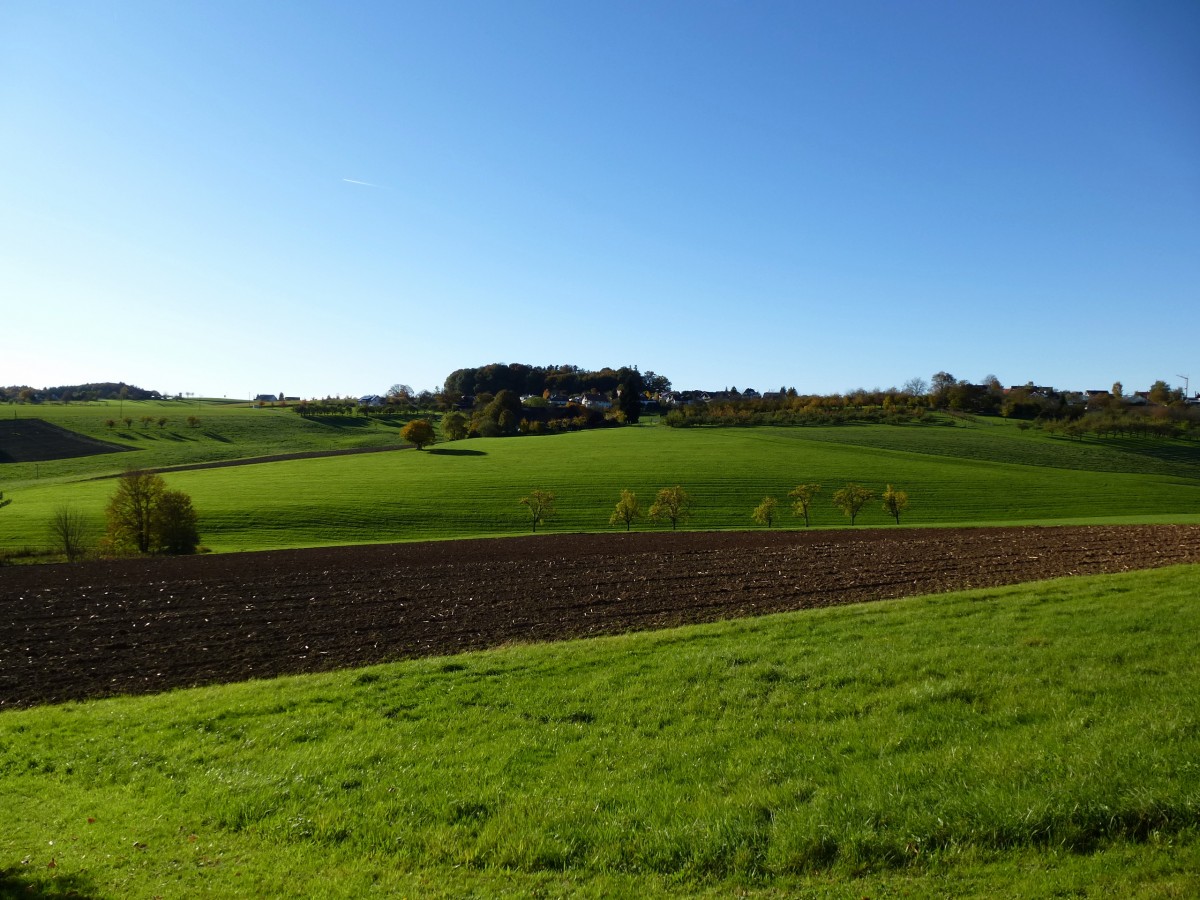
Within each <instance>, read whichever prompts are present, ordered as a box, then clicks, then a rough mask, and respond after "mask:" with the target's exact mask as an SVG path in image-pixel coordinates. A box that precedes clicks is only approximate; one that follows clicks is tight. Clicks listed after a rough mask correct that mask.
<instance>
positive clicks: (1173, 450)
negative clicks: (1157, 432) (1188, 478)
mask: <svg viewBox="0 0 1200 900" xmlns="http://www.w3.org/2000/svg"><path fill="white" fill-rule="evenodd" d="M1098 443H1099V445H1100V446H1104V444H1103V442H1102V441H1100V442H1098ZM1121 450H1123V451H1124V452H1126V453H1129V454H1130V455H1133V456H1144V457H1148V458H1149V459H1153V460H1155V461H1156V462H1160V463H1166V464H1167V465H1171V466H1187V467H1189V468H1200V445H1197V444H1196V443H1194V442H1188V443H1186V444H1185V443H1182V442H1174V441H1173V442H1169V443H1168V442H1166V441H1158V440H1153V439H1150V440H1147V441H1146V443H1144V444H1127V445H1125V446H1124V447H1121ZM1181 474H1182V473H1181Z"/></svg>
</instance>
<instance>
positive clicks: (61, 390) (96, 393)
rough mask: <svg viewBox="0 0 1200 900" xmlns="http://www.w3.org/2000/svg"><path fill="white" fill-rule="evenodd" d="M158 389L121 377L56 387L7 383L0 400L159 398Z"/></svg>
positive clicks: (46, 400) (77, 401)
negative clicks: (135, 383) (145, 388)
mask: <svg viewBox="0 0 1200 900" xmlns="http://www.w3.org/2000/svg"><path fill="white" fill-rule="evenodd" d="M161 399H162V394H160V393H159V392H158V391H147V390H144V389H142V388H140V387H137V386H136V385H132V384H126V383H125V382H123V381H115V382H114V381H105V382H98V383H95V384H69V385H60V386H59V387H47V388H32V387H30V386H29V385H9V386H8V387H4V388H0V400H3V401H5V402H7V403H81V402H85V401H88V400H161Z"/></svg>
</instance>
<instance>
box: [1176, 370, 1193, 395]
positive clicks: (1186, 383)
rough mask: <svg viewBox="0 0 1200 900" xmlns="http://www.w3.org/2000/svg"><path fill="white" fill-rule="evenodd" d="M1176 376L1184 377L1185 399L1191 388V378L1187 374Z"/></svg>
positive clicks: (1177, 376)
mask: <svg viewBox="0 0 1200 900" xmlns="http://www.w3.org/2000/svg"><path fill="white" fill-rule="evenodd" d="M1175 377H1176V378H1182V379H1183V399H1184V400H1186V399H1188V391H1189V390H1190V385H1191V383H1192V381H1191V379H1190V378H1188V377H1187V376H1186V375H1176V376H1175Z"/></svg>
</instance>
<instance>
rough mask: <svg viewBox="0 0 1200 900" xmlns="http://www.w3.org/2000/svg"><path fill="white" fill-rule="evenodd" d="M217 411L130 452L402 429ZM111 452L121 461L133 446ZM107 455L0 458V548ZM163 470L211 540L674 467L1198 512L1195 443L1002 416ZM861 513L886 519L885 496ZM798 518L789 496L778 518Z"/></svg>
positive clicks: (597, 502) (357, 538) (165, 454)
mask: <svg viewBox="0 0 1200 900" xmlns="http://www.w3.org/2000/svg"><path fill="white" fill-rule="evenodd" d="M126 405H128V404H126ZM72 412H73V413H74V414H76V415H82V414H81V413H79V412H76V411H72ZM213 418H214V421H213V423H212V424H211V426H210V430H211V434H209V433H206V435H205V436H201V437H197V438H196V439H195V443H197V444H201V443H203V447H202V449H203V450H204V451H205V453H204V454H202V453H201V452H200V449H198V448H192V449H189V450H188V452H187V454H183V453H181V452H180V451H177V450H175V449H174V448H172V447H170V446H168V447H162V446H160V444H163V443H170V441H171V439H168V438H159V437H157V436H155V435H153V434H151V435H148V436H144V437H142V438H140V440H142V441H143V443H144V444H145V445H146V446H145V447H144V448H143V449H142V450H141V451H139V453H140V456H139V459H140V462H139V463H138V464H157V465H161V464H168V463H173V462H178V461H180V459H181V458H182V457H184V456H188V455H190V458H191V460H192V461H198V460H199V458H200V457H201V456H202V455H204V456H205V458H207V457H208V456H214V455H215V456H217V457H219V458H226V459H230V458H237V457H244V456H254V455H259V454H263V453H265V452H268V451H269V452H276V453H277V452H281V451H287V450H292V449H301V450H323V449H336V448H338V447H346V446H363V445H370V443H371V442H373V441H379V442H389V441H390V442H395V441H396V430H397V429H396V428H395V427H393V426H391V425H388V424H382V423H377V422H365V421H364V422H362V423H361V424H353V425H351V424H346V423H344V422H330V423H324V422H321V421H319V420H318V421H316V422H307V421H305V420H302V419H300V418H299V417H298V416H295V415H294V414H293V413H290V412H287V411H281V410H275V411H272V410H254V409H237V410H232V411H228V412H223V413H222V414H221V415H220V416H216V415H214V417H213ZM100 427H101V428H103V427H104V426H103V425H101V426H100ZM356 429H357V430H356ZM151 431H152V432H153V429H151ZM212 435H215V437H214V436H212ZM272 437H273V438H274V440H272V439H271V438H272ZM218 438H222V440H218ZM185 439H186V436H185V438H181V439H180V440H181V441H182V440H185ZM118 456H119V457H120V459H121V465H122V467H126V466H128V465H129V463H128V462H127V460H128V459H129V458H131V457H134V456H135V453H125V454H119V455H118ZM97 459H99V460H100V461H99V462H98V461H97ZM111 459H112V458H111V457H102V458H90V459H84V460H72V461H64V462H63V463H61V464H44V465H46V466H52V465H61V466H62V467H63V469H64V470H62V471H56V472H51V473H49V474H42V475H41V477H40V478H34V477H31V476H32V475H33V474H34V473H33V472H32V471H31V469H32V467H31V466H28V465H26V466H24V467H21V466H14V467H11V469H12V472H8V471H5V473H4V474H5V475H6V476H8V477H9V478H10V479H11V480H6V481H5V484H4V487H3V490H5V492H6V496H8V497H11V498H12V499H13V501H14V502H13V504H12V505H11V506H9V507H7V508H6V509H5V510H4V512H3V513H2V514H0V548H7V549H9V550H13V549H16V548H20V547H26V546H39V545H40V544H41V543H43V542H44V531H45V523H46V522H47V521H48V519H49V517H50V515H51V513H52V511H53V510H54V509H55V508H56V507H59V506H61V505H63V504H68V503H69V504H73V505H74V506H76V507H77V508H78V509H80V510H81V511H83V512H84V513H85V514H86V515H87V516H89V517H90V519H91V521H92V522H93V525H94V526H95V527H96V528H99V526H100V522H101V518H102V511H103V507H104V503H105V500H106V498H107V497H108V496H109V495H110V494H111V493H112V490H113V486H112V483H111V481H104V480H99V481H97V480H75V479H82V478H84V477H85V476H88V477H94V476H96V475H102V474H114V472H113V468H114V463H112V462H111V461H110V460H111ZM68 469H70V470H73V472H72V471H66V470H68ZM14 476H15V477H14ZM166 477H167V480H168V483H169V484H170V485H171V486H172V487H174V488H178V489H182V490H185V491H187V492H188V493H189V494H191V495H192V498H193V500H194V502H195V506H196V509H197V510H198V512H199V514H200V525H201V535H202V540H203V542H204V544H205V545H207V546H208V547H210V548H211V549H214V550H219V551H227V550H249V549H260V548H277V547H297V546H313V545H320V544H339V543H362V542H379V541H391V540H420V539H431V538H433V539H438V538H452V537H464V536H499V535H505V534H513V533H519V532H521V531H524V530H527V527H528V525H527V522H526V520H525V518H524V514H525V510H524V508H523V507H521V506H520V505H519V502H518V501H519V500H520V498H521V497H523V496H525V495H526V494H528V493H529V492H530V491H531V490H533V489H534V488H541V489H545V490H550V491H553V492H554V493H555V494H556V495H557V497H558V503H557V505H558V516H557V517H556V518H555V519H553V520H551V521H550V522H549V523H547V525H546V528H548V529H549V530H561V531H589V530H604V529H607V528H608V527H610V526H609V525H608V518H609V515H610V514H611V512H612V509H613V506H614V505H615V503H616V501H617V499H618V497H619V495H620V491H621V490H622V489H630V490H633V491H635V492H636V493H637V494H638V496H639V498H640V499H641V501H642V504H643V506H644V507H647V508H648V506H649V504H650V502H651V500H652V499H653V495H654V492H655V491H656V490H657V489H659V488H661V487H665V486H669V485H674V484H681V485H683V486H684V487H685V488H686V489H687V490H688V491H689V492H690V494H691V495H692V498H693V501H694V507H693V514H692V516H691V518H690V520H689V521H688V522H687V523H686V526H687V527H690V528H703V529H727V528H748V527H757V526H754V524H753V522H752V520H751V518H750V512H751V510H752V509H753V508H754V507H755V505H757V504H758V502H759V501H760V500H761V499H762V498H763V497H764V496H766V495H772V496H775V497H777V498H779V499H780V500H781V501H783V502H784V504H785V505H786V498H787V492H788V491H789V490H790V489H791V488H793V487H794V486H795V485H796V484H798V483H801V482H819V483H821V484H822V485H824V489H823V492H822V494H821V495H820V496H819V497H818V498H817V501H816V503H815V504H814V514H813V524H814V526H817V527H842V526H844V525H846V524H848V520H846V519H845V518H844V517H843V516H842V514H841V513H840V512H839V511H838V510H836V509H835V508H834V507H833V506H832V504H831V502H830V497H831V496H832V493H833V492H834V491H835V490H836V489H837V488H838V487H840V486H841V485H843V484H844V483H846V482H847V481H857V482H861V483H863V484H865V485H867V486H868V487H871V488H872V489H874V490H876V491H881V490H882V489H883V488H884V486H885V485H886V484H889V483H890V484H894V485H895V486H896V487H898V488H901V489H903V490H905V491H907V492H908V493H909V495H910V498H911V508H910V510H909V511H908V513H906V514H905V516H904V517H903V518H902V524H903V525H951V524H954V525H972V524H999V523H1051V522H1058V523H1065V522H1130V521H1142V522H1145V521H1154V522H1196V521H1200V448H1198V447H1197V446H1196V445H1195V444H1190V443H1182V442H1156V441H1151V440H1133V439H1110V440H1106V441H1103V442H1099V441H1084V442H1075V441H1069V440H1066V439H1061V438H1052V437H1048V436H1046V435H1043V434H1040V433H1038V432H1036V431H1021V430H1019V429H1017V428H1016V427H1013V426H1012V425H1011V424H1010V423H1007V422H1002V421H997V424H995V425H980V426H977V427H973V428H972V427H936V426H935V427H923V426H901V427H898V426H887V425H876V426H863V427H840V428H828V429H820V428H804V427H799V428H766V427H764V428H742V429H739V428H726V429H714V428H700V429H683V430H676V429H667V428H657V427H654V426H641V427H633V428H621V429H609V430H600V431H590V432H578V433H569V434H562V435H554V436H544V437H530V438H500V439H477V440H471V441H461V442H455V443H450V444H440V445H436V446H435V447H434V448H433V449H432V450H431V451H427V452H421V453H418V452H415V451H411V450H405V451H400V452H395V453H378V454H371V455H364V456H349V457H334V458H326V459H303V460H288V461H283V462H273V463H265V464H258V465H248V466H239V467H235V468H223V469H213V470H205V471H180V472H171V473H169V474H168V475H167V476H166ZM858 521H859V524H864V525H867V524H874V525H883V524H888V523H890V520H889V519H888V518H887V517H886V516H885V514H884V512H883V510H882V509H881V508H880V505H879V504H878V503H872V504H871V505H870V506H869V507H867V509H866V510H865V511H864V512H863V514H862V515H861V516H860V518H859V520H858ZM797 524H798V520H796V519H795V518H794V517H792V516H791V515H790V513H785V514H784V515H782V516H781V517H780V520H779V523H778V525H779V526H780V527H795V526H796V525H797ZM638 527H662V526H652V525H650V524H649V523H647V522H644V521H643V522H642V523H639V526H638Z"/></svg>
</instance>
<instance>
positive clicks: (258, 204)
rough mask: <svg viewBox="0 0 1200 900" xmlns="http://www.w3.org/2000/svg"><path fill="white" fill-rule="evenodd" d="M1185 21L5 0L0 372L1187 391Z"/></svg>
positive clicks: (1016, 0) (905, 12)
mask: <svg viewBox="0 0 1200 900" xmlns="http://www.w3.org/2000/svg"><path fill="white" fill-rule="evenodd" d="M1198 299H1200V3H1196V2H1195V0H1179V2H1169V0H1127V2H1110V0H1083V2H1073V0H1032V2H1031V0H996V2H988V0H978V2H976V0H972V2H961V0H946V2H927V0H892V2H859V0H844V2H843V0H837V2H828V0H824V2H802V0H787V2H746V0H738V2H733V0H722V2H706V0H688V2H656V0H633V2H624V0H602V2H601V0H571V2H563V0H546V2H527V0H488V2H465V0H431V2H402V0H388V2H352V0H351V2H347V0H337V2H332V0H331V2H295V3H277V2H254V0H204V2H191V3H187V2H175V0H154V2H141V0H106V2H96V0H83V2H77V0H57V2H53V3H46V2H43V0H0V308H2V317H0V328H2V332H0V334H2V336H3V339H2V341H0V384H30V385H32V386H34V387H45V386H52V385H58V384H74V383H81V382H88V381H110V380H112V381H116V380H123V381H126V382H131V383H134V384H137V385H139V386H141V387H144V388H150V389H156V390H160V391H163V392H171V393H175V392H187V391H190V392H194V393H197V394H204V395H211V396H230V397H240V396H248V395H251V394H258V393H268V392H270V393H278V392H280V391H283V392H285V393H287V394H289V395H300V396H305V397H308V396H325V395H327V394H337V395H341V394H352V395H359V394H363V393H369V392H382V391H384V390H386V388H387V387H388V386H389V385H391V384H394V383H396V382H402V383H406V384H410V385H412V386H414V387H416V388H418V389H423V388H434V387H437V386H440V384H441V383H442V381H443V379H444V378H445V376H446V375H447V374H449V373H450V372H451V371H452V370H454V369H456V368H460V367H463V366H480V365H485V364H487V363H491V362H524V363H530V364H550V363H573V364H576V365H580V366H583V367H585V368H600V367H601V366H604V365H612V366H620V365H638V366H639V367H640V368H641V369H642V370H643V371H645V370H647V369H652V370H654V371H656V372H658V373H660V374H665V375H667V376H668V377H669V378H670V379H672V381H673V382H674V383H675V386H676V387H679V388H705V389H720V388H723V387H726V386H737V387H739V388H745V387H754V388H757V389H759V390H772V389H776V388H778V387H780V386H783V385H789V386H795V387H796V388H797V389H798V390H800V391H801V392H815V393H828V392H834V391H843V390H847V389H851V388H855V387H868V388H870V387H888V386H890V385H899V384H902V383H903V382H904V381H906V380H907V379H909V378H911V377H914V376H920V377H924V378H926V379H927V378H929V376H930V375H932V374H933V373H935V372H937V371H939V370H945V371H949V372H950V373H951V374H953V375H955V376H956V377H959V378H965V379H969V380H972V381H980V380H982V379H983V378H984V376H986V375H989V374H995V375H997V376H998V377H999V378H1000V380H1001V381H1002V382H1004V383H1005V384H1010V383H1024V382H1026V381H1033V382H1036V383H1038V384H1051V385H1055V386H1057V387H1060V388H1070V389H1085V388H1097V387H1100V388H1106V387H1108V386H1109V385H1111V384H1112V383H1113V382H1114V381H1116V380H1120V381H1122V382H1123V383H1124V385H1125V387H1126V389H1127V390H1140V389H1146V388H1148V387H1149V386H1150V383H1151V382H1152V381H1154V380H1155V379H1158V378H1162V379H1164V380H1166V381H1167V382H1168V383H1169V384H1172V385H1178V386H1182V384H1183V381H1182V379H1181V378H1179V377H1178V376H1179V375H1190V376H1191V379H1192V381H1191V387H1192V390H1193V391H1195V390H1196V389H1197V388H1200V304H1198V303H1197V300H1198Z"/></svg>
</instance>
